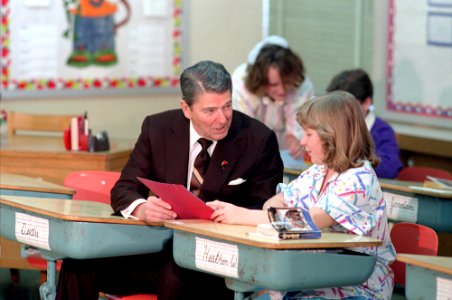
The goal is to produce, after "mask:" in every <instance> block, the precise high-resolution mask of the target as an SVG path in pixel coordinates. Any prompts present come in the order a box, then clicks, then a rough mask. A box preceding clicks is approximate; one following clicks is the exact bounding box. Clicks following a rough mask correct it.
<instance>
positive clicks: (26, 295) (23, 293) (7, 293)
mask: <svg viewBox="0 0 452 300" xmlns="http://www.w3.org/2000/svg"><path fill="white" fill-rule="evenodd" d="M19 277H20V281H19V284H13V283H12V282H11V276H10V272H9V270H8V269H3V268H0V300H39V299H40V298H39V271H30V270H20V271H19ZM99 299H102V298H99ZM391 300H406V298H405V296H404V295H403V294H397V293H394V294H393V295H392V299H391Z"/></svg>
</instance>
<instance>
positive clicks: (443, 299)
mask: <svg viewBox="0 0 452 300" xmlns="http://www.w3.org/2000/svg"><path fill="white" fill-rule="evenodd" d="M451 295H452V280H451V279H449V278H443V277H440V276H439V277H436V299H437V300H450V299H452V296H451Z"/></svg>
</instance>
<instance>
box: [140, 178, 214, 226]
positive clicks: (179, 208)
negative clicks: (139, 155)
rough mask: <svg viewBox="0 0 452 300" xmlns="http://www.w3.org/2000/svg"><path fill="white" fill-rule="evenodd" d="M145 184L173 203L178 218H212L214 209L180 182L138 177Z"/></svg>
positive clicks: (163, 198) (166, 200)
mask: <svg viewBox="0 0 452 300" xmlns="http://www.w3.org/2000/svg"><path fill="white" fill-rule="evenodd" d="M138 180H139V181H141V182H142V183H143V184H144V185H145V186H147V187H148V188H149V189H150V190H151V191H152V192H153V193H154V194H156V195H157V196H159V197H160V198H161V199H162V200H163V201H165V202H167V203H169V204H171V207H172V209H173V211H174V212H176V214H177V218H178V219H205V220H210V216H211V215H212V213H213V209H212V208H210V207H209V206H207V205H206V203H205V202H204V201H202V200H201V199H199V198H198V197H196V196H195V195H194V194H192V193H191V192H190V191H188V190H187V189H186V188H185V187H184V186H182V185H180V184H170V183H163V182H157V181H152V180H149V179H146V178H141V177H138Z"/></svg>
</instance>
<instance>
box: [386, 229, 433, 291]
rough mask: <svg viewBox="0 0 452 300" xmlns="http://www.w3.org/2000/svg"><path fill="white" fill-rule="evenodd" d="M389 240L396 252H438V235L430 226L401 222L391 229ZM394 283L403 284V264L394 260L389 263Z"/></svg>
mask: <svg viewBox="0 0 452 300" xmlns="http://www.w3.org/2000/svg"><path fill="white" fill-rule="evenodd" d="M390 235H391V240H392V244H393V245H394V247H395V250H396V252H397V253H408V254H422V255H432V256H436V255H437V254H438V235H437V234H436V232H435V231H434V230H433V229H431V228H430V227H427V226H424V225H420V224H414V223H408V222H401V223H396V224H394V226H393V227H392V229H391V233H390ZM391 269H392V270H393V272H394V279H395V284H396V285H397V286H401V287H404V286H405V264H404V263H402V262H399V261H394V262H393V263H392V264H391Z"/></svg>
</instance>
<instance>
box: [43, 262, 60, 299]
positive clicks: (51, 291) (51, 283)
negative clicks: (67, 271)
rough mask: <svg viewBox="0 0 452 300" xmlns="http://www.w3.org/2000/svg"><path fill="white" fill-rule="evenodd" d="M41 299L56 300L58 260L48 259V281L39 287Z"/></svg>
mask: <svg viewBox="0 0 452 300" xmlns="http://www.w3.org/2000/svg"><path fill="white" fill-rule="evenodd" d="M39 294H40V295H41V300H55V297H56V260H47V282H46V283H44V284H43V285H41V286H40V287H39Z"/></svg>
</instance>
